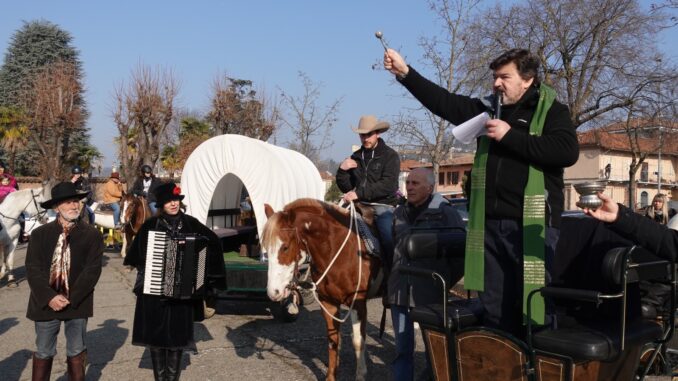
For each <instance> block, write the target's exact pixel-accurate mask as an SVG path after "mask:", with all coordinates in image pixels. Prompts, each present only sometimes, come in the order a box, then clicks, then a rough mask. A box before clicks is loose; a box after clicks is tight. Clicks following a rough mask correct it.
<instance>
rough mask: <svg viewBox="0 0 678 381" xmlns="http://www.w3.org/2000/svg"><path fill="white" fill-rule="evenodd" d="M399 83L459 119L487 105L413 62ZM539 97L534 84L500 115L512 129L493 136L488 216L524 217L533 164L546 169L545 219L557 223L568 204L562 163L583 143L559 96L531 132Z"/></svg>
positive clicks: (440, 112) (444, 115) (574, 159)
mask: <svg viewBox="0 0 678 381" xmlns="http://www.w3.org/2000/svg"><path fill="white" fill-rule="evenodd" d="M401 83H402V84H403V85H404V86H405V87H406V88H407V90H409V91H410V93H412V95H414V97H415V98H417V100H419V101H420V102H421V103H422V104H423V105H424V107H426V108H427V109H429V110H430V111H431V112H433V113H434V114H436V115H438V116H440V117H441V118H444V119H445V120H447V121H449V122H450V123H452V124H455V125H458V124H461V123H463V122H465V121H467V120H469V119H471V118H473V117H474V116H476V115H478V114H480V113H481V112H483V111H486V110H487V107H486V106H485V105H484V104H483V102H482V101H481V100H480V99H477V98H470V97H467V96H463V95H457V94H452V93H450V92H449V91H447V90H446V89H444V88H442V87H440V86H438V85H437V84H435V83H433V82H431V81H429V80H427V79H426V78H424V77H422V76H421V75H420V74H419V73H417V71H416V70H414V69H412V68H410V71H409V73H408V74H407V76H406V77H405V78H404V79H402V80H401ZM538 100H539V90H538V89H537V88H536V87H531V88H530V89H528V91H527V92H526V93H525V94H524V95H523V97H522V98H521V99H520V100H519V101H518V103H516V104H515V105H508V106H503V108H502V117H501V119H502V120H504V121H505V122H507V123H508V124H509V125H510V126H511V129H510V130H509V132H508V133H507V134H506V135H505V136H504V138H503V139H502V140H501V141H500V142H497V141H495V140H491V142H490V151H489V154H488V158H487V167H486V169H487V177H486V181H487V182H486V188H485V213H486V215H487V216H488V217H490V218H491V217H494V218H514V219H522V215H523V196H524V191H525V185H526V184H527V174H528V169H529V165H530V164H533V165H535V166H537V167H539V168H540V169H541V170H542V171H543V172H544V182H545V187H546V192H547V194H546V205H545V208H546V218H547V221H546V222H547V225H549V226H553V227H559V226H560V215H561V213H562V211H563V207H564V196H563V168H564V167H569V166H571V165H573V164H574V163H576V162H577V159H578V157H579V143H578V142H577V135H576V133H575V129H574V127H573V126H572V122H571V120H570V113H569V110H568V108H567V106H565V105H563V104H561V103H559V102H557V101H555V102H554V103H553V105H552V106H551V108H550V109H549V111H548V113H547V115H546V121H545V123H544V130H543V132H542V135H541V136H531V135H530V134H529V128H530V121H531V120H532V115H533V114H534V110H535V108H536V106H537V102H538Z"/></svg>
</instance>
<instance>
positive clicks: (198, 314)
mask: <svg viewBox="0 0 678 381" xmlns="http://www.w3.org/2000/svg"><path fill="white" fill-rule="evenodd" d="M160 218H161V217H159V216H155V217H151V218H149V219H148V220H147V221H146V222H145V223H144V224H143V225H142V226H141V229H140V230H139V233H138V234H137V235H136V236H135V237H134V241H133V242H132V246H131V247H130V250H129V252H128V253H127V256H126V257H125V261H124V264H125V265H127V266H133V267H135V268H136V269H137V271H138V273H137V282H136V283H137V284H136V285H135V287H134V292H135V293H136V295H137V303H136V308H135V310H134V324H133V331H132V344H135V345H142V346H145V345H150V346H155V347H163V348H184V347H186V346H188V345H190V344H191V342H193V321H200V320H203V318H204V314H203V313H204V310H203V301H202V299H192V300H184V299H167V298H163V297H160V296H154V295H146V294H143V293H142V291H143V281H144V276H145V267H146V248H147V246H148V232H149V231H151V230H160V231H168V230H169V229H168V228H167V227H166V226H165V225H163V224H161V223H159V219H160ZM180 218H181V219H182V227H181V229H179V230H178V231H179V232H182V233H197V234H199V235H202V236H205V237H207V238H208V239H209V243H208V246H207V263H206V271H205V273H206V282H207V284H208V286H207V287H208V288H212V287H216V288H224V287H225V285H224V280H225V266H224V257H223V252H222V250H221V242H220V241H219V238H218V237H217V236H216V234H214V232H212V231H211V230H210V229H208V228H207V227H206V226H205V225H203V224H201V223H200V222H199V221H198V220H196V219H195V218H193V217H191V216H189V215H186V214H183V213H182V214H181V217H180Z"/></svg>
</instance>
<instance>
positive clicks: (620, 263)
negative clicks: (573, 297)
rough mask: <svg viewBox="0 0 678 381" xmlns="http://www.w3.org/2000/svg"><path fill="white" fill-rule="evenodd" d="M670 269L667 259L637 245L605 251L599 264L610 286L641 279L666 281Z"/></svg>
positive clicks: (618, 285)
mask: <svg viewBox="0 0 678 381" xmlns="http://www.w3.org/2000/svg"><path fill="white" fill-rule="evenodd" d="M626 262H628V263H626ZM671 271H672V270H671V263H670V262H669V261H667V260H665V259H661V258H659V257H657V256H655V255H653V254H652V253H650V252H649V251H647V250H645V249H643V248H641V247H639V246H631V247H617V248H614V249H611V250H609V251H608V252H607V253H605V256H604V257H603V263H602V265H601V275H602V277H603V279H604V280H605V282H606V283H607V285H609V286H610V287H612V288H619V287H621V286H623V284H624V283H626V284H629V283H637V282H640V281H643V280H659V281H666V280H669V279H670V278H671ZM625 275H626V277H624V276H625Z"/></svg>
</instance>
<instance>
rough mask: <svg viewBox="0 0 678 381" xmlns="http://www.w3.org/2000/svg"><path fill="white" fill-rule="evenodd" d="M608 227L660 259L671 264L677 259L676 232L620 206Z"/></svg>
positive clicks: (677, 237)
mask: <svg viewBox="0 0 678 381" xmlns="http://www.w3.org/2000/svg"><path fill="white" fill-rule="evenodd" d="M610 227H611V228H612V229H613V230H614V231H616V232H617V233H619V234H620V235H622V236H624V237H627V238H629V239H631V240H632V241H634V242H636V243H638V244H639V245H640V246H642V247H644V248H646V249H648V250H650V251H651V252H653V253H656V254H657V255H658V256H660V257H662V258H666V259H668V260H670V261H673V262H675V261H676V259H677V258H678V231H676V230H673V229H669V228H668V227H667V226H666V225H662V224H658V223H656V222H655V221H653V220H652V219H650V218H647V217H644V216H641V215H640V214H637V213H634V212H633V211H632V210H631V209H629V208H627V207H625V206H623V205H621V204H620V205H619V216H618V217H617V221H615V222H614V223H612V224H610Z"/></svg>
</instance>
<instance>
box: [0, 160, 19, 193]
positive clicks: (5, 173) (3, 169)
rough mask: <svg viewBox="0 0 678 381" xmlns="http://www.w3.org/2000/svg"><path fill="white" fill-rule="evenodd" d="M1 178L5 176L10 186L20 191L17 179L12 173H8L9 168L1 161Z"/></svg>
mask: <svg viewBox="0 0 678 381" xmlns="http://www.w3.org/2000/svg"><path fill="white" fill-rule="evenodd" d="M0 176H5V177H7V178H8V179H9V186H11V187H12V188H14V189H16V190H19V184H18V183H17V182H16V178H14V176H12V174H11V173H9V172H8V171H7V167H5V163H3V162H2V160H0Z"/></svg>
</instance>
